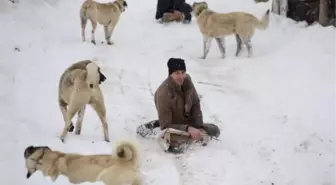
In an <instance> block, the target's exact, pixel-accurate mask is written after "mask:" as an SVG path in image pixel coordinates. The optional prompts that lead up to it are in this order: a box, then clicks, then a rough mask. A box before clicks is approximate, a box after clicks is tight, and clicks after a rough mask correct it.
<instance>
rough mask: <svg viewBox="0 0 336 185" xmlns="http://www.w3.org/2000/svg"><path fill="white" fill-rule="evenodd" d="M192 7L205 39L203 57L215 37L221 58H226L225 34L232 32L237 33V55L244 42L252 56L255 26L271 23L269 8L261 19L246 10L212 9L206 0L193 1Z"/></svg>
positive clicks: (259, 26) (265, 25)
mask: <svg viewBox="0 0 336 185" xmlns="http://www.w3.org/2000/svg"><path fill="white" fill-rule="evenodd" d="M192 9H193V12H194V14H195V16H196V18H197V24H198V26H199V28H200V31H201V33H202V34H203V39H204V40H203V56H201V57H200V58H201V59H205V58H206V57H207V55H208V53H209V50H210V46H211V41H212V39H213V38H215V40H216V42H217V44H218V47H219V50H220V52H221V54H222V56H221V58H224V57H225V46H224V45H225V36H229V35H232V34H235V36H236V41H237V51H236V56H238V55H239V54H240V51H241V49H242V45H243V43H244V44H245V45H246V47H247V50H248V56H249V57H251V56H252V44H251V39H252V36H253V34H254V30H255V28H258V29H266V28H267V27H268V24H269V10H267V12H266V13H265V15H264V16H263V18H262V20H261V21H260V20H258V19H257V18H256V17H255V16H254V15H252V14H249V13H246V12H231V13H217V12H215V11H212V10H210V9H209V8H208V4H207V3H206V2H204V1H202V2H195V3H193V5H192Z"/></svg>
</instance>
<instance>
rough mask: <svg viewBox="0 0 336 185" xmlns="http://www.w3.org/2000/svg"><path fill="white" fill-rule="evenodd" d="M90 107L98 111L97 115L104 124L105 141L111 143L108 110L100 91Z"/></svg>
mask: <svg viewBox="0 0 336 185" xmlns="http://www.w3.org/2000/svg"><path fill="white" fill-rule="evenodd" d="M90 105H91V106H92V108H93V109H94V110H95V111H96V113H97V114H98V116H99V119H100V121H101V123H102V126H103V132H104V140H105V141H106V142H110V137H109V132H108V125H107V120H106V108H105V104H104V98H103V94H102V93H101V91H100V90H98V91H97V94H96V95H95V97H94V98H93V99H92V100H91V102H90Z"/></svg>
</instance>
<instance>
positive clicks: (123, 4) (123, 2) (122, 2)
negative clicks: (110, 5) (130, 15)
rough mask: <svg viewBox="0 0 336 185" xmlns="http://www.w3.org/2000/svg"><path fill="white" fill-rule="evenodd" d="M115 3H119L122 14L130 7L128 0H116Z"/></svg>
mask: <svg viewBox="0 0 336 185" xmlns="http://www.w3.org/2000/svg"><path fill="white" fill-rule="evenodd" d="M115 3H117V5H118V7H119V9H120V10H121V12H124V11H125V9H126V8H127V7H128V5H127V2H126V0H116V1H115Z"/></svg>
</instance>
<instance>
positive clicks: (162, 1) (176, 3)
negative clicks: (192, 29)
mask: <svg viewBox="0 0 336 185" xmlns="http://www.w3.org/2000/svg"><path fill="white" fill-rule="evenodd" d="M191 11H192V8H191V6H190V5H189V4H187V3H186V2H185V0H158V2H157V7H156V15H155V19H156V20H159V22H160V23H165V22H172V21H177V22H183V23H189V22H190V21H191Z"/></svg>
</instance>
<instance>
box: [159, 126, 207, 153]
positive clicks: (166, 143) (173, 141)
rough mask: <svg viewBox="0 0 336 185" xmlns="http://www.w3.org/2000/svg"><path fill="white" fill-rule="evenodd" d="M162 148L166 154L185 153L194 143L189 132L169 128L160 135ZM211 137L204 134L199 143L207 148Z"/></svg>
mask: <svg viewBox="0 0 336 185" xmlns="http://www.w3.org/2000/svg"><path fill="white" fill-rule="evenodd" d="M158 140H159V144H160V146H161V147H162V148H163V150H164V151H165V152H169V153H183V152H184V151H186V150H187V149H188V146H189V145H190V144H191V143H192V142H193V140H192V139H191V136H190V134H189V133H188V132H185V131H181V130H177V129H173V128H168V129H165V130H163V131H162V132H161V133H159V134H158ZM209 140H210V137H209V136H208V135H207V134H205V133H204V132H203V134H202V138H201V140H200V141H199V143H201V145H202V146H206V145H207V143H208V142H209Z"/></svg>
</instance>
